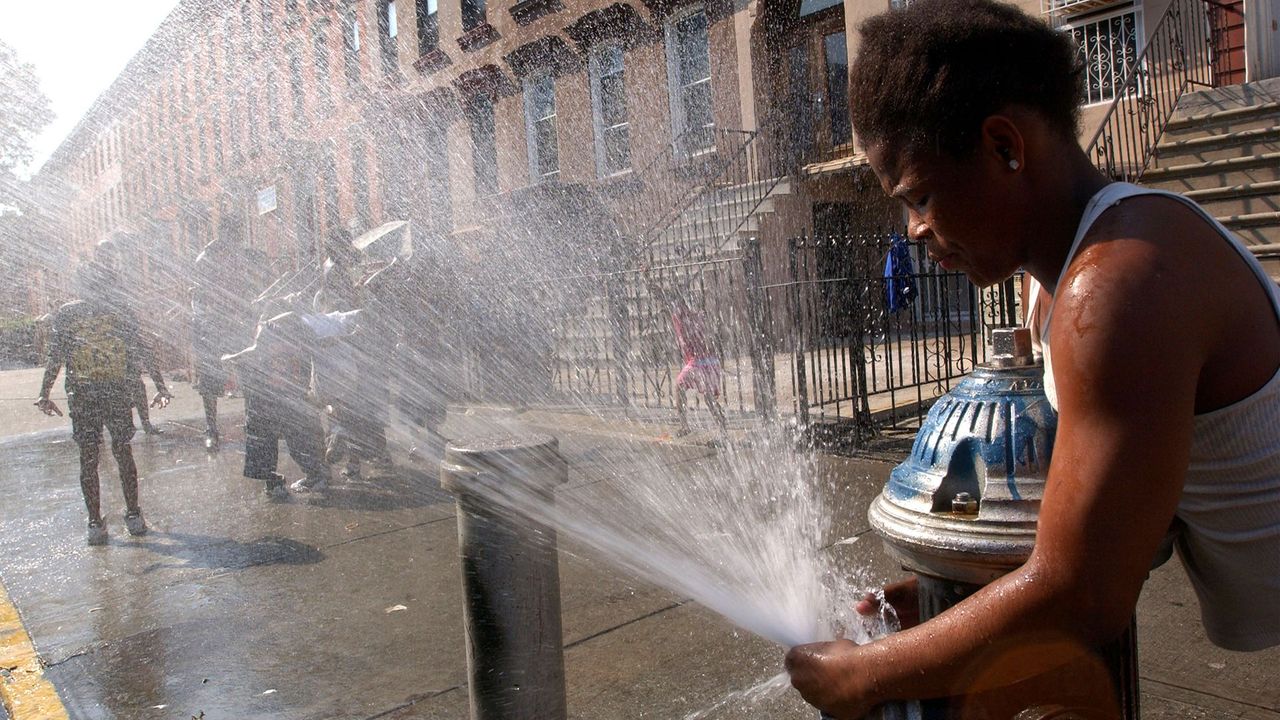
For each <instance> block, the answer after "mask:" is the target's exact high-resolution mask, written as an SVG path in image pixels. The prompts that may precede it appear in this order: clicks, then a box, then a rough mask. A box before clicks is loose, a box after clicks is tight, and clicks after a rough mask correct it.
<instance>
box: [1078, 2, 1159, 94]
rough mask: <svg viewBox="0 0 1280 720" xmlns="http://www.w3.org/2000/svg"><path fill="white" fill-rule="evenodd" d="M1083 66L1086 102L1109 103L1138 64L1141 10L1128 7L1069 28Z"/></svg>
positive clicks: (1082, 21)
mask: <svg viewBox="0 0 1280 720" xmlns="http://www.w3.org/2000/svg"><path fill="white" fill-rule="evenodd" d="M1062 29H1063V32H1068V33H1071V38H1072V39H1073V40H1075V43H1076V52H1077V53H1078V54H1079V58H1080V61H1081V64H1082V65H1083V66H1084V90H1085V103H1086V104H1094V103H1102V102H1109V101H1111V100H1113V99H1115V96H1116V91H1117V89H1118V88H1120V87H1122V86H1123V85H1124V81H1125V78H1126V77H1128V75H1129V72H1130V71H1131V70H1132V69H1133V67H1134V66H1135V65H1136V64H1137V62H1138V53H1139V52H1140V50H1141V48H1140V47H1139V46H1140V44H1141V38H1142V11H1141V10H1140V9H1138V8H1126V9H1124V10H1121V11H1120V12H1116V13H1111V14H1108V15H1105V16H1102V17H1095V18H1088V19H1086V20H1081V21H1080V22H1077V23H1072V24H1070V25H1066V26H1064V27H1063V28H1062Z"/></svg>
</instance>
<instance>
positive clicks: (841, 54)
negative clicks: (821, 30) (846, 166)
mask: <svg viewBox="0 0 1280 720" xmlns="http://www.w3.org/2000/svg"><path fill="white" fill-rule="evenodd" d="M822 53H823V56H824V57H825V59H826V65H827V114H828V117H829V119H830V122H831V145H832V147H839V146H840V145H847V144H848V143H850V142H852V141H853V125H852V121H851V119H850V118H849V53H848V49H847V47H846V45H845V35H844V33H843V32H837V33H831V34H830V35H826V36H824V37H823V38H822Z"/></svg>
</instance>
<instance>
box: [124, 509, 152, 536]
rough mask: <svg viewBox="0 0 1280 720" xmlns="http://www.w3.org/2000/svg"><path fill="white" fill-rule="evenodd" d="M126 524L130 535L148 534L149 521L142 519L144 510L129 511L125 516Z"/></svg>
mask: <svg viewBox="0 0 1280 720" xmlns="http://www.w3.org/2000/svg"><path fill="white" fill-rule="evenodd" d="M124 526H125V527H126V528H128V529H129V534H130V535H146V534H147V521H146V520H143V519H142V511H141V510H139V511H138V512H134V513H128V514H126V515H125V516H124Z"/></svg>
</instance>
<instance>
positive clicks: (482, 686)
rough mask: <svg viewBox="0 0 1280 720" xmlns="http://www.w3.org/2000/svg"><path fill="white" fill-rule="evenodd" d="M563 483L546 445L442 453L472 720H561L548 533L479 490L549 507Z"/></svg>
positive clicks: (477, 441)
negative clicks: (454, 531) (451, 505)
mask: <svg viewBox="0 0 1280 720" xmlns="http://www.w3.org/2000/svg"><path fill="white" fill-rule="evenodd" d="M567 478H568V468H567V466H566V464H565V461H564V459H563V458H561V456H560V453H559V445H558V443H557V441H556V439H555V438H554V437H551V436H550V435H543V434H537V433H528V434H523V433H522V434H512V433H509V432H503V433H499V434H492V435H481V436H477V437H474V438H470V439H467V440H462V441H455V442H451V443H449V446H448V447H447V448H446V450H445V457H444V462H443V463H442V464H441V467H440V485H441V487H443V488H444V489H446V490H448V491H450V492H452V493H453V494H454V495H455V496H456V497H457V503H458V540H459V549H460V553H461V556H462V584H463V593H464V595H465V598H464V599H465V603H464V606H463V617H464V620H465V625H466V639H467V673H468V679H469V684H468V692H469V695H470V700H471V720H563V719H564V717H565V684H564V651H563V641H562V638H561V629H560V571H559V561H558V559H557V556H556V535H555V531H554V530H551V529H550V528H547V527H545V526H542V525H539V524H537V523H534V522H533V521H532V520H529V519H528V518H522V517H515V518H513V516H512V515H511V514H510V513H509V512H506V511H499V510H498V509H497V508H496V507H494V505H493V504H491V503H490V502H489V501H487V500H486V499H485V496H484V494H482V493H480V492H478V489H479V488H480V487H485V486H487V487H491V488H502V487H511V486H512V484H517V483H518V484H519V492H521V493H526V492H531V493H534V495H535V496H543V499H544V500H545V502H548V503H550V502H554V500H553V491H554V489H555V487H556V486H557V485H560V484H563V483H564V482H565V480H566V479H567Z"/></svg>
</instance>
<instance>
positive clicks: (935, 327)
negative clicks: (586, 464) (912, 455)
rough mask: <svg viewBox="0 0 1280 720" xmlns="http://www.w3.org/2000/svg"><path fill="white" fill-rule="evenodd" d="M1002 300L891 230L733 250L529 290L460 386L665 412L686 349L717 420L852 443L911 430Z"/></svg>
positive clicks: (477, 345)
mask: <svg viewBox="0 0 1280 720" xmlns="http://www.w3.org/2000/svg"><path fill="white" fill-rule="evenodd" d="M780 259H781V261H779V260H780ZM1014 287H1015V282H1014V281H1010V282H1008V283H1006V284H1003V285H1001V286H997V287H995V288H990V289H986V290H979V289H977V288H975V287H973V286H972V285H970V284H969V283H968V281H967V280H966V279H965V278H964V277H963V275H961V274H959V273H953V272H945V271H943V270H942V269H941V268H939V267H938V266H936V265H935V264H933V263H931V262H929V261H928V260H927V258H926V257H925V251H924V247H923V245H922V244H920V243H912V242H909V241H907V240H905V239H903V238H902V237H901V236H900V235H897V234H895V233H892V232H873V233H867V234H863V235H853V236H840V237H804V236H801V237H797V238H793V239H791V240H789V241H787V242H785V243H781V244H779V245H778V246H775V247H764V248H762V247H761V246H760V244H759V243H758V242H755V241H748V242H745V243H744V244H743V247H742V249H741V251H740V252H736V253H733V254H729V255H723V256H720V257H716V258H711V259H704V260H696V261H688V262H673V263H668V264H664V265H656V266H653V267H650V268H646V269H629V270H625V271H620V272H612V273H601V274H595V275H586V276H578V277H564V278H556V279H554V280H545V281H544V280H539V281H530V282H528V283H526V284H525V285H524V286H522V287H520V288H516V289H514V292H512V291H511V289H508V294H509V295H510V296H512V297H514V298H516V301H515V303H514V305H515V306H517V308H537V311H536V312H534V313H524V314H519V313H517V315H519V316H520V317H524V318H527V319H526V320H522V321H520V322H518V323H516V324H515V325H514V326H512V327H509V328H507V329H506V330H504V331H503V332H502V333H501V335H502V336H501V337H499V336H498V335H495V334H493V333H490V334H488V335H485V334H483V332H481V334H477V335H475V336H474V338H473V345H472V350H473V351H472V353H471V354H470V357H471V361H470V362H471V363H472V365H473V366H474V367H477V368H480V371H479V372H476V373H472V375H471V377H472V381H471V382H470V383H469V388H470V389H471V390H472V391H473V394H479V395H482V396H483V395H485V394H487V393H488V394H492V392H493V391H499V390H502V389H504V388H507V389H514V390H515V391H516V392H517V393H518V394H519V396H520V398H522V399H523V400H525V401H526V402H547V403H551V404H553V405H554V404H560V405H568V406H578V407H582V406H590V407H595V408H601V407H616V408H624V407H625V408H629V409H631V410H632V411H647V412H649V413H650V414H660V413H665V412H668V411H672V410H674V409H675V408H676V406H677V393H679V392H683V391H682V390H681V389H680V388H679V387H677V380H678V378H679V376H680V373H681V371H682V369H683V368H684V367H685V365H686V362H687V361H688V360H689V359H690V358H689V357H687V355H688V353H689V352H690V351H691V350H690V349H691V347H692V346H697V348H695V350H697V349H699V348H700V350H699V352H698V354H706V355H709V356H711V357H712V358H714V360H715V364H716V366H717V368H716V370H717V371H716V372H715V374H714V383H715V388H714V392H712V393H710V395H711V396H712V397H714V398H716V399H717V401H718V402H719V404H720V405H721V406H722V407H723V408H724V409H725V410H726V411H727V412H728V414H729V416H730V418H734V417H739V418H741V417H750V416H774V415H776V414H782V415H789V416H793V417H794V418H795V421H796V423H797V424H798V425H799V426H801V427H803V428H807V429H813V430H827V431H831V432H832V433H833V434H834V435H835V436H836V437H837V438H839V439H841V440H846V441H852V442H854V443H857V444H863V443H865V442H867V441H868V440H870V439H872V438H873V437H875V436H876V435H877V434H879V433H881V432H882V431H885V430H889V429H896V428H902V429H909V428H915V427H918V425H919V422H920V420H921V418H922V417H923V415H924V414H925V413H926V412H927V410H928V408H929V406H930V405H931V404H932V403H933V401H934V400H935V399H936V398H937V397H938V396H940V395H941V394H942V393H944V392H946V391H947V390H948V389H950V387H951V385H952V383H953V382H954V381H955V380H957V379H958V378H959V377H961V376H962V375H964V374H965V373H967V372H969V371H971V370H972V369H973V368H974V366H975V365H976V364H977V363H979V362H982V361H983V360H984V359H985V353H986V349H985V347H986V346H985V343H984V341H983V337H984V331H985V329H986V328H987V327H990V326H993V325H1007V324H1013V323H1015V322H1017V321H1018V318H1019V317H1020V315H1021V313H1020V308H1019V302H1018V299H1017V293H1015V292H1014ZM490 295H493V293H490ZM685 306H687V308H688V309H687V310H684V309H681V308H683V307H685ZM517 308H510V309H509V310H515V309H517ZM677 312H680V313H683V314H682V316H681V320H680V321H679V323H680V324H681V325H682V326H683V331H684V335H685V338H684V344H683V347H682V343H681V340H680V337H679V335H678V332H677V327H676V325H677V321H676V320H674V319H673V316H674V315H676V314H677ZM490 315H491V316H495V315H493V313H490ZM691 336H692V340H691V339H690V338H691ZM513 347H514V348H518V349H519V352H515V351H513V350H512V349H511V348H513ZM497 350H500V351H501V352H498V351H497ZM499 355H504V356H505V357H506V359H505V360H504V359H502V358H499V357H498V356H499ZM486 367H487V368H489V369H488V370H487V371H486V370H485V369H484V368H486ZM484 378H488V380H487V381H483V382H477V381H476V380H477V379H480V380H483V379H484ZM707 395H708V393H707V391H706V389H705V388H700V389H699V391H696V392H695V391H688V392H687V397H688V399H689V405H690V407H691V408H692V412H693V414H694V421H695V423H699V422H703V423H705V421H706V420H708V419H709V416H707V415H706V414H705V413H704V410H705V409H706V401H707ZM700 417H701V419H699V418H700Z"/></svg>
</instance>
